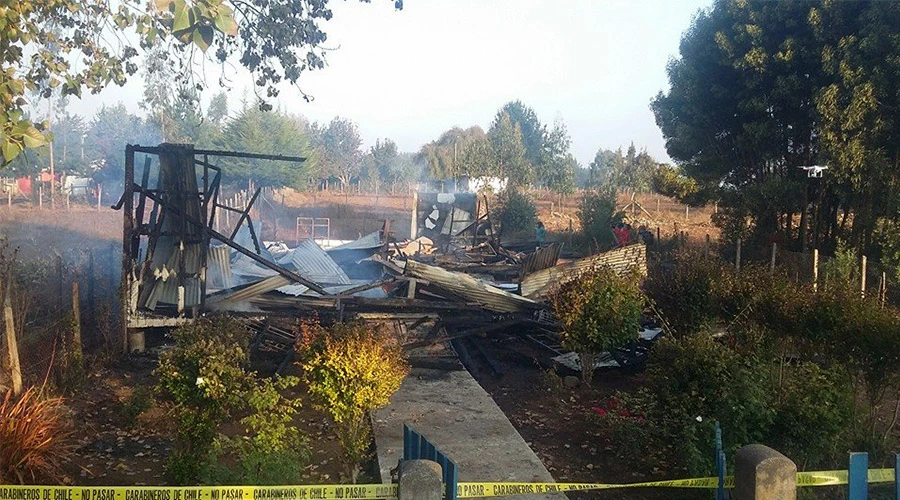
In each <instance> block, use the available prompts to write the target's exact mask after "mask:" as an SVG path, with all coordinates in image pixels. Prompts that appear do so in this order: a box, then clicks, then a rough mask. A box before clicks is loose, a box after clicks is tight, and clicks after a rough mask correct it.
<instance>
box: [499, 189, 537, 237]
mask: <svg viewBox="0 0 900 500" xmlns="http://www.w3.org/2000/svg"><path fill="white" fill-rule="evenodd" d="M499 214H500V216H499V219H500V228H501V230H502V231H503V232H513V233H514V232H518V231H530V230H531V229H533V228H534V225H535V222H536V221H537V207H536V206H535V204H534V200H532V199H531V197H530V196H528V195H527V194H525V193H523V192H521V191H519V190H518V189H517V188H515V187H509V188H508V189H506V190H505V191H504V192H503V194H501V196H500V207H499Z"/></svg>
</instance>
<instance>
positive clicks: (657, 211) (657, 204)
mask: <svg viewBox="0 0 900 500" xmlns="http://www.w3.org/2000/svg"><path fill="white" fill-rule="evenodd" d="M656 215H659V196H657V197H656ZM657 239H659V238H657Z"/></svg>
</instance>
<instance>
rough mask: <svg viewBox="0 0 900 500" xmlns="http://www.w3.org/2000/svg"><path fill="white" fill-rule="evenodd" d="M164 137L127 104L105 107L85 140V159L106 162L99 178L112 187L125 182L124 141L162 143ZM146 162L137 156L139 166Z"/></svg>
mask: <svg viewBox="0 0 900 500" xmlns="http://www.w3.org/2000/svg"><path fill="white" fill-rule="evenodd" d="M161 140H162V137H161V135H160V132H159V129H158V128H156V127H155V126H154V125H152V124H150V123H148V122H147V121H146V120H144V119H142V118H141V117H139V116H137V115H133V114H131V113H129V112H128V110H127V109H125V105H124V104H122V103H119V104H116V105H115V106H103V107H101V108H100V110H98V111H97V114H96V115H94V118H93V120H91V123H90V127H89V129H88V132H87V136H86V137H85V139H84V156H85V161H87V162H88V163H91V164H94V165H102V166H103V167H102V170H100V171H99V172H97V173H95V178H97V179H98V180H101V181H102V182H103V183H104V184H106V185H108V186H109V187H112V186H114V185H116V184H120V183H121V182H122V171H123V169H124V168H125V164H124V158H125V155H123V154H122V151H123V150H124V146H123V145H124V144H158V143H159V142H160V141H161ZM143 164H144V159H143V156H138V157H136V158H135V165H136V168H143V167H142V165H143ZM151 178H153V177H151Z"/></svg>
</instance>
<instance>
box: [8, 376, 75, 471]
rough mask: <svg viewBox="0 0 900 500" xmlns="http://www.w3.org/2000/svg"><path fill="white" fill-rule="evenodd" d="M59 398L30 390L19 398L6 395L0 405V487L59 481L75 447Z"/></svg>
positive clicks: (10, 394)
mask: <svg viewBox="0 0 900 500" xmlns="http://www.w3.org/2000/svg"><path fill="white" fill-rule="evenodd" d="M63 403H64V401H63V399H62V398H55V397H43V396H42V395H41V394H40V393H39V392H38V391H37V390H35V388H34V387H30V388H28V389H27V390H25V392H23V393H22V394H21V395H20V396H19V397H13V395H12V391H8V392H7V393H6V395H5V396H4V398H3V401H2V403H0V484H10V483H18V484H25V483H27V482H32V483H33V482H34V481H35V479H37V478H43V479H48V480H60V479H61V478H62V477H63V476H64V473H63V471H62V470H61V468H60V467H61V465H62V463H63V462H64V461H65V460H66V459H68V458H69V456H70V454H71V452H72V450H74V445H73V444H72V442H71V441H70V438H71V435H72V433H71V426H70V423H69V421H68V419H67V416H66V410H65V407H64V405H63Z"/></svg>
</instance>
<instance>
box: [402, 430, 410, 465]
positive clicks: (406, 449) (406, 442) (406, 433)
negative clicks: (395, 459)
mask: <svg viewBox="0 0 900 500" xmlns="http://www.w3.org/2000/svg"><path fill="white" fill-rule="evenodd" d="M411 432H412V430H411V429H410V428H409V426H408V425H406V424H403V460H412V437H411V436H410V433H411Z"/></svg>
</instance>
